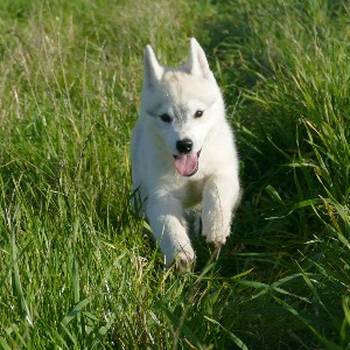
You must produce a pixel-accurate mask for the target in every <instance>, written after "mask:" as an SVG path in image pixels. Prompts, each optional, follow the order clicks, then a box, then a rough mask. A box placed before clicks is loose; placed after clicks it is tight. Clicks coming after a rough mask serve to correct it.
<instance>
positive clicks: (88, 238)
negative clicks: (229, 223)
mask: <svg viewBox="0 0 350 350" xmlns="http://www.w3.org/2000/svg"><path fill="white" fill-rule="evenodd" d="M349 14H350V7H349V4H348V2H347V1H341V0H336V1H335V0H328V1H326V0H312V1H301V0H289V1H282V0H268V1H264V2H260V1H257V0H232V1H226V2H223V1H211V2H209V1H197V2H196V1H185V0H180V1H173V0H168V1H166V0H160V1H157V2H155V1H151V0H142V1H136V0H128V1H126V0H124V1H118V2H117V1H115V2H111V1H106V0H96V1H92V0H74V1H66V0H64V1H44V2H42V1H39V0H33V1H24V0H13V1H10V0H3V1H2V2H1V4H0V31H1V33H2V35H1V36H0V57H1V60H0V76H1V79H0V266H1V269H0V287H1V289H0V348H1V349H5V350H7V349H47V348H50V349H51V348H52V349H56V348H57V349H114V348H126V349H129V348H130V349H133V348H142V349H143V348H159V349H181V348H187V349H242V350H245V349H283V350H284V349H320V348H321V349H331V350H337V349H349V348H350V209H349V202H350V145H349V140H350V117H349V115H350V98H349V81H350V59H349V57H350V46H349V44H348V43H349V39H350V31H349V24H348V22H349V21H348V18H349ZM190 36H195V37H197V38H198V40H199V41H200V42H201V44H202V45H203V47H204V48H205V50H206V52H207V53H208V56H209V59H210V63H211V66H212V68H213V70H214V71H215V75H216V76H217V78H218V81H219V83H220V85H221V86H222V88H223V92H224V95H225V100H226V105H227V115H228V118H229V120H230V121H231V123H232V125H233V126H234V128H235V130H236V135H237V140H238V146H239V152H240V157H241V178H242V183H243V187H244V189H245V191H244V197H243V201H242V204H241V206H240V208H239V210H238V212H237V215H236V219H235V221H234V224H233V234H232V236H231V238H230V240H229V242H228V244H227V245H226V246H225V248H224V249H223V251H222V253H221V256H220V258H219V260H218V261H215V262H213V261H211V260H210V254H209V250H208V247H207V246H206V245H205V244H204V243H203V241H202V240H200V239H197V240H196V242H195V244H196V247H197V252H198V263H197V266H196V270H195V271H194V272H193V273H185V274H178V273H176V272H175V271H174V270H173V269H170V270H168V271H166V270H164V269H163V267H162V258H161V255H160V253H159V250H158V249H157V247H156V245H155V244H154V243H153V241H152V238H151V233H150V231H149V228H148V227H147V224H146V223H145V222H143V221H141V220H139V219H137V218H135V217H134V216H133V214H132V211H131V208H130V167H131V165H130V160H129V142H130V134H131V129H132V126H133V124H134V122H135V120H136V118H137V110H138V105H139V96H140V88H141V84H142V54H143V48H144V46H145V45H146V44H147V43H148V42H150V43H151V44H152V45H154V47H155V48H156V51H157V52H158V54H159V56H160V58H161V60H162V61H163V62H166V63H167V64H170V65H171V64H177V63H179V62H180V61H181V60H183V58H184V57H185V56H186V54H187V45H188V38H189V37H190Z"/></svg>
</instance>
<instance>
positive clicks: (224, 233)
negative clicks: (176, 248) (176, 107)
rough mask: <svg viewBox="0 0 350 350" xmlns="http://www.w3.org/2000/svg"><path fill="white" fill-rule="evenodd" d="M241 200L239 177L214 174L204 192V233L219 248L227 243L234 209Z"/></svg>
mask: <svg viewBox="0 0 350 350" xmlns="http://www.w3.org/2000/svg"><path fill="white" fill-rule="evenodd" d="M239 200H240V187H239V181H238V177H234V176H223V175H220V176H214V177H212V178H211V179H209V180H208V181H207V183H206V184H205V186H204V192H203V207H202V223H203V229H202V234H203V236H205V237H206V241H207V242H208V243H213V244H214V245H215V246H216V247H217V248H219V247H221V246H222V245H223V244H225V242H226V239H227V237H228V236H229V234H230V229H231V219H232V211H233V208H235V207H236V206H237V205H238V202H239Z"/></svg>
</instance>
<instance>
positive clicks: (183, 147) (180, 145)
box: [176, 139, 193, 154]
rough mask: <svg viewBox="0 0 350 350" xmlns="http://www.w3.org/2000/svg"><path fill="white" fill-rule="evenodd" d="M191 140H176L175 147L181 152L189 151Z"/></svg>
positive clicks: (191, 145)
mask: <svg viewBox="0 0 350 350" xmlns="http://www.w3.org/2000/svg"><path fill="white" fill-rule="evenodd" d="M192 147H193V142H192V140H190V139H183V140H179V141H177V142H176V149H177V150H178V151H179V152H180V153H182V154H186V153H190V152H191V151H192Z"/></svg>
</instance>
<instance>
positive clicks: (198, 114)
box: [194, 110, 204, 118]
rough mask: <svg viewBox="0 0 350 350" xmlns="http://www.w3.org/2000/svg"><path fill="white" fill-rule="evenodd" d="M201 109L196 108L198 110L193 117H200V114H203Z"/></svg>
mask: <svg viewBox="0 0 350 350" xmlns="http://www.w3.org/2000/svg"><path fill="white" fill-rule="evenodd" d="M203 113H204V112H203V111H200V110H198V111H196V113H195V114H194V117H195V118H200V117H201V116H202V115H203Z"/></svg>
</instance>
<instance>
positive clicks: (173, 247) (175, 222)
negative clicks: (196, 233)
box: [146, 195, 195, 270]
mask: <svg viewBox="0 0 350 350" xmlns="http://www.w3.org/2000/svg"><path fill="white" fill-rule="evenodd" d="M146 210H147V217H148V220H149V222H150V225H151V227H152V231H153V235H154V237H155V239H156V241H157V242H158V243H159V245H160V249H161V251H162V253H163V254H164V256H165V263H166V265H167V266H169V265H170V264H171V263H172V262H173V261H174V260H175V264H176V267H177V268H178V269H179V270H187V269H189V268H190V267H191V265H192V263H193V261H194V259H195V254H194V251H193V248H192V245H191V241H190V239H189V237H188V235H187V229H186V220H185V218H184V212H183V208H182V205H181V203H180V202H179V201H178V200H177V199H176V198H174V197H173V196H171V195H161V196H152V198H149V199H148V203H147V209H146Z"/></svg>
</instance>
